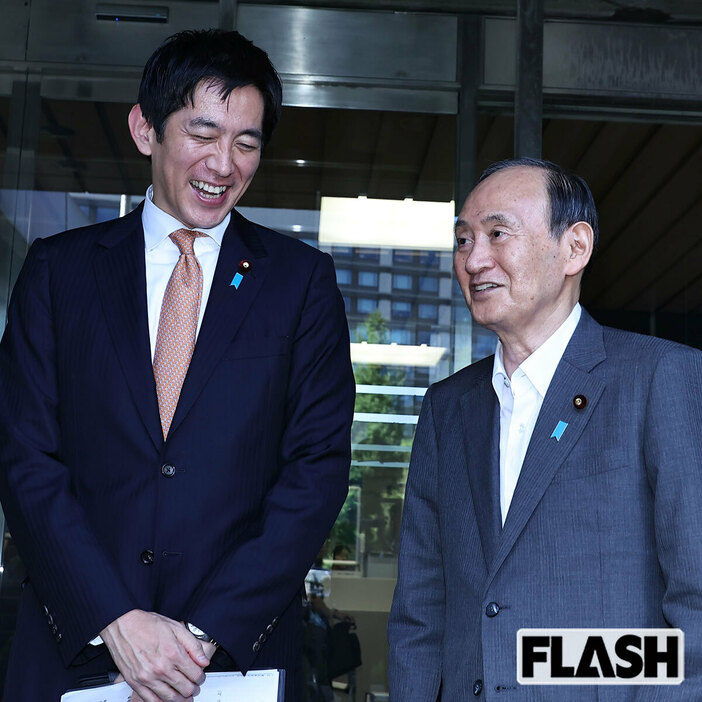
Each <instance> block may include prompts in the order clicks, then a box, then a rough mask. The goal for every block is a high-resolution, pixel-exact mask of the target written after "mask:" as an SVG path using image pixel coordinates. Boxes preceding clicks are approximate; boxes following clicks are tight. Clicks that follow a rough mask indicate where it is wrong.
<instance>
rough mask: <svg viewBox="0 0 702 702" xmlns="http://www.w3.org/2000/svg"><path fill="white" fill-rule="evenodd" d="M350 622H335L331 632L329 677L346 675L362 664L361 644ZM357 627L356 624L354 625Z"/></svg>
mask: <svg viewBox="0 0 702 702" xmlns="http://www.w3.org/2000/svg"><path fill="white" fill-rule="evenodd" d="M352 626H353V625H352V624H351V623H349V622H339V623H338V624H335V625H334V626H333V627H332V629H331V631H330V632H329V661H328V664H327V670H328V673H329V678H330V679H334V678H337V677H339V676H340V675H344V674H345V673H348V672H350V671H352V670H354V669H356V668H358V666H360V665H361V644H360V642H359V641H358V636H356V634H355V632H353V631H352V630H351V628H352ZM353 628H355V626H353Z"/></svg>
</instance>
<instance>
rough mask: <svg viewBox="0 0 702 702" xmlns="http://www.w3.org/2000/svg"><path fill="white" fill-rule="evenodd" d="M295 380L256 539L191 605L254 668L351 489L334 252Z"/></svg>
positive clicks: (348, 385)
mask: <svg viewBox="0 0 702 702" xmlns="http://www.w3.org/2000/svg"><path fill="white" fill-rule="evenodd" d="M288 378H289V380H288V387H287V393H286V417H285V425H284V429H283V435H282V438H281V441H280V462H281V467H280V470H279V473H278V478H277V481H276V482H275V484H274V485H273V487H272V488H271V490H270V491H269V493H268V495H267V496H266V499H265V502H264V505H263V511H262V515H261V518H260V520H259V522H258V524H257V528H256V530H255V533H254V534H253V535H252V538H250V539H249V540H247V542H246V543H244V544H243V545H242V546H240V547H238V548H237V549H236V550H235V551H233V552H230V553H229V554H227V555H226V556H225V557H224V558H222V559H221V560H220V562H219V564H218V567H217V568H216V570H215V571H214V572H213V573H212V574H210V575H209V576H208V577H207V578H206V579H205V580H204V581H203V583H202V584H201V586H200V587H199V588H198V590H197V595H196V599H194V601H192V602H191V603H189V606H188V607H187V608H186V616H187V618H188V620H189V621H191V622H194V623H196V624H197V626H198V627H200V628H201V629H203V630H204V631H206V632H207V633H208V634H210V635H211V636H212V637H214V638H215V639H216V640H217V641H218V642H220V644H221V645H222V646H223V647H224V649H225V650H226V651H227V652H228V653H229V654H230V655H231V656H232V658H233V659H234V661H235V662H236V664H237V666H238V667H239V668H241V669H242V670H244V671H246V670H248V669H249V668H250V667H251V665H252V664H253V662H254V659H255V658H256V654H257V652H258V650H259V648H260V647H261V645H263V644H264V643H265V639H266V636H267V632H268V633H270V632H271V631H272V628H274V627H275V624H276V622H277V616H278V615H279V614H280V613H281V612H283V611H284V610H285V609H286V608H287V607H288V605H289V604H290V603H291V601H292V600H293V598H294V597H296V596H298V595H299V592H300V588H301V586H302V583H303V581H304V579H305V575H306V574H307V572H308V570H309V568H310V566H311V564H312V562H313V561H314V558H315V556H316V555H317V553H318V552H319V549H320V547H321V546H322V544H323V543H324V540H325V539H326V537H327V535H328V533H329V530H330V529H331V527H332V526H333V524H334V520H335V519H336V516H337V515H338V513H339V510H340V509H341V506H342V504H343V502H344V499H345V497H346V493H347V490H348V474H349V465H350V458H351V454H350V451H351V446H350V431H351V423H352V420H353V404H354V394H355V385H354V379H353V372H352V368H351V359H350V347H349V334H348V326H347V323H346V317H345V313H344V305H343V300H342V298H341V294H340V293H339V290H338V288H337V285H336V277H335V274H334V266H333V264H332V261H331V257H329V256H328V255H326V254H325V255H324V256H323V257H319V262H318V263H317V264H316V266H315V269H314V270H313V272H312V274H311V276H310V279H309V282H308V284H307V292H306V297H305V302H304V306H303V309H302V311H301V314H300V318H299V323H298V326H297V334H296V336H295V339H294V342H293V350H292V358H291V366H290V372H289V376H288ZM261 637H262V638H261ZM259 638H260V639H261V640H259Z"/></svg>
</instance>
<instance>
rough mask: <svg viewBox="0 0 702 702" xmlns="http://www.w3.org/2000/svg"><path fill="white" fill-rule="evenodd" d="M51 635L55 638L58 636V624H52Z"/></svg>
mask: <svg viewBox="0 0 702 702" xmlns="http://www.w3.org/2000/svg"><path fill="white" fill-rule="evenodd" d="M51 633H52V634H53V635H54V636H56V634H58V627H57V626H56V624H52V625H51Z"/></svg>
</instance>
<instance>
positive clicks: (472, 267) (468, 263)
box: [463, 236, 494, 275]
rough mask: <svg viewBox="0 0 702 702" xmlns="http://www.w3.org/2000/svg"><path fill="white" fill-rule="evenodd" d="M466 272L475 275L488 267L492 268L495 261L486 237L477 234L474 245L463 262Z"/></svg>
mask: <svg viewBox="0 0 702 702" xmlns="http://www.w3.org/2000/svg"><path fill="white" fill-rule="evenodd" d="M463 265H464V267H465V270H466V273H468V274H469V275H475V274H476V273H480V271H484V270H486V269H489V268H492V266H493V265H494V261H493V258H492V252H491V251H490V243H489V242H488V240H487V238H486V237H483V236H476V237H475V241H474V242H473V246H472V247H471V249H470V251H469V252H468V254H467V256H466V257H465V261H464V262H463Z"/></svg>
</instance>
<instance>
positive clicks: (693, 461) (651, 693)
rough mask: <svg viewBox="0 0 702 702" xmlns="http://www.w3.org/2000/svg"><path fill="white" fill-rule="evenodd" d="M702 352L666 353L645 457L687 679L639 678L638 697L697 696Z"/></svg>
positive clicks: (701, 680)
mask: <svg viewBox="0 0 702 702" xmlns="http://www.w3.org/2000/svg"><path fill="white" fill-rule="evenodd" d="M701 427H702V353H700V352H699V351H697V350H695V349H690V348H686V347H683V346H678V347H675V348H674V349H672V350H670V351H668V352H667V353H666V354H664V355H663V356H662V357H661V359H660V361H659V362H658V365H657V368H656V371H655V373H654V376H653V382H652V385H651V389H650V393H649V398H648V404H647V408H646V423H645V439H644V459H645V462H646V469H647V471H648V475H649V481H650V484H651V487H652V489H653V491H654V509H655V513H654V519H655V530H656V546H657V551H658V559H659V562H660V565H661V569H662V572H663V577H664V582H665V594H664V597H663V616H664V617H665V620H666V622H667V623H668V624H669V625H670V626H671V627H675V628H679V629H682V631H683V632H684V634H685V681H684V682H683V683H682V684H681V685H680V686H677V687H672V686H665V687H659V686H650V687H649V686H643V687H641V688H639V691H638V698H637V699H640V700H652V699H656V700H659V699H660V700H670V701H673V700H681V701H682V700H686V701H687V700H689V701H690V702H691V701H692V700H700V699H702V431H701V430H700V428H701Z"/></svg>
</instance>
